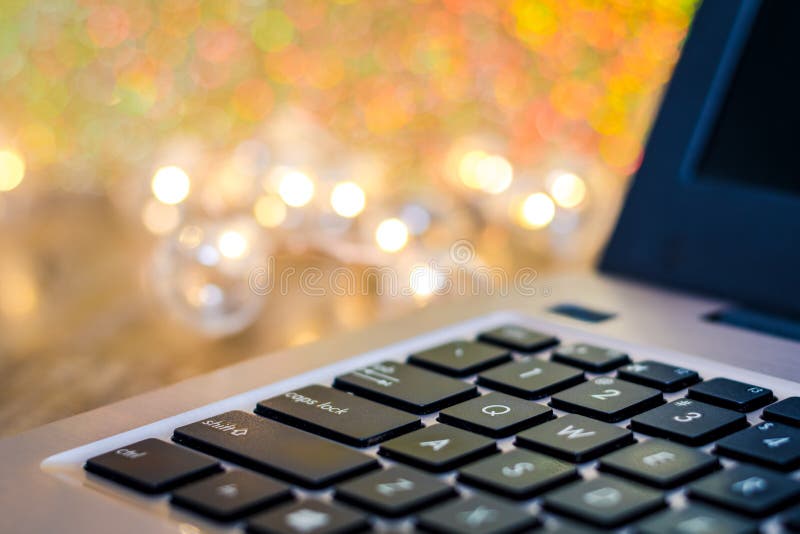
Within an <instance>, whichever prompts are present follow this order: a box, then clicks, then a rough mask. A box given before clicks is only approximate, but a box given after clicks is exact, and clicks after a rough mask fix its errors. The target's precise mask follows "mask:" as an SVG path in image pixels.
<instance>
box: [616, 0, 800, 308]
mask: <svg viewBox="0 0 800 534" xmlns="http://www.w3.org/2000/svg"><path fill="white" fill-rule="evenodd" d="M798 20H800V1H797V0H764V1H755V0H704V2H703V3H702V4H701V5H700V8H699V10H698V11H697V15H696V16H695V18H694V21H693V23H692V28H691V30H690V32H689V35H688V37H687V40H686V43H685V45H684V48H683V52H682V54H681V59H680V61H679V62H678V65H677V66H676V69H675V72H674V75H673V78H672V82H671V83H670V85H669V88H668V90H667V92H666V94H665V97H664V101H663V103H662V107H661V110H660V111H659V114H658V118H657V119H656V122H655V125H654V127H653V130H652V132H651V135H650V138H649V140H648V143H647V148H646V150H645V154H644V158H643V159H642V165H641V167H640V169H639V171H638V172H637V174H636V177H635V179H634V181H633V183H632V185H631V189H630V190H629V192H628V196H627V198H626V201H625V205H624V207H623V210H622V213H621V215H620V218H619V220H618V222H617V226H616V228H615V230H614V234H613V236H612V238H611V240H610V242H609V244H608V246H607V248H606V251H605V254H604V256H603V260H602V262H601V265H600V268H601V270H602V271H604V272H608V273H612V274H615V275H621V276H625V277H629V278H637V279H640V280H646V281H648V282H651V283H657V284H661V285H665V286H668V287H671V288H680V289H683V290H689V291H692V292H697V293H702V294H704V295H713V296H717V297H721V298H724V299H726V300H729V301H733V302H736V303H738V304H742V305H746V306H750V307H754V308H761V309H766V310H770V311H777V312H778V313H788V314H790V315H791V314H800V289H799V288H800V284H798V273H800V247H798V246H797V236H798V235H800V217H798V213H800V163H799V162H800V146H798V141H797V139H798V132H800V98H798V95H800V68H798V67H800V59H798V58H800V31H798V29H797V21H798Z"/></svg>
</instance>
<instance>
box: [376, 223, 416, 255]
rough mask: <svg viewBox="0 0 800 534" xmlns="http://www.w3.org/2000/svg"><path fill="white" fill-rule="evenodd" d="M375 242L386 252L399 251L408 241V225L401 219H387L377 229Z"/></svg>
mask: <svg viewBox="0 0 800 534" xmlns="http://www.w3.org/2000/svg"><path fill="white" fill-rule="evenodd" d="M375 242H376V243H377V244H378V247H380V249H381V250H383V251H384V252H399V251H400V250H402V249H403V247H405V246H406V244H407V243H408V226H406V223H404V222H403V221H401V220H400V219H394V218H392V219H386V220H385V221H382V222H381V223H380V224H379V225H378V228H377V229H376V230H375Z"/></svg>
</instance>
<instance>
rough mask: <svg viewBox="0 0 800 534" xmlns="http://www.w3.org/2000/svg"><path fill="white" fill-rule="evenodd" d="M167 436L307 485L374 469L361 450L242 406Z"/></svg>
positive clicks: (315, 485)
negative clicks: (248, 411)
mask: <svg viewBox="0 0 800 534" xmlns="http://www.w3.org/2000/svg"><path fill="white" fill-rule="evenodd" d="M172 440H173V441H175V442H177V443H180V444H182V445H186V446H187V447H191V448H193V449H197V450H199V451H202V452H205V453H208V454H210V455H212V456H216V457H218V458H222V459H224V460H228V461H230V462H233V463H237V464H239V465H241V466H244V467H248V468H250V469H253V470H254V471H260V472H262V473H266V474H268V475H273V476H275V477H278V478H282V479H284V480H287V481H289V482H292V483H295V484H298V485H300V486H304V487H306V488H311V489H318V488H324V487H325V486H328V485H331V484H334V483H336V482H339V481H341V480H345V479H347V478H350V477H354V476H356V475H360V474H361V473H365V472H367V471H370V470H372V469H376V468H378V462H377V461H375V459H374V458H370V457H369V456H366V455H364V454H361V453H360V452H357V451H354V450H352V449H348V448H347V447H345V446H343V445H339V444H338V443H333V442H332V441H328V440H326V439H323V438H320V437H317V436H314V435H311V434H308V433H306V432H302V431H300V430H297V429H295V428H292V427H289V426H286V425H282V424H280V423H277V422H275V421H270V420H269V419H264V418H263V417H259V416H258V415H254V414H252V413H247V412H242V411H232V412H226V413H223V414H220V415H215V416H213V417H210V418H208V419H202V420H200V421H197V422H196V423H192V424H190V425H186V426H182V427H180V428H176V429H175V432H174V434H173V436H172Z"/></svg>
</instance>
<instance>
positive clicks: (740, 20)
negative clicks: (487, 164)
mask: <svg viewBox="0 0 800 534" xmlns="http://www.w3.org/2000/svg"><path fill="white" fill-rule="evenodd" d="M797 20H800V3H797V2H790V1H788V0H787V1H781V0H765V1H763V2H758V1H754V0H743V1H733V0H709V1H706V2H704V3H703V5H702V6H701V7H700V9H699V11H698V13H697V15H696V18H695V20H694V23H693V26H692V28H691V31H690V33H689V36H688V38H687V41H686V43H685V47H684V51H683V55H682V57H681V59H680V61H679V63H678V65H677V67H676V70H675V72H674V77H673V80H672V82H671V84H670V86H669V88H668V91H667V92H666V95H665V98H664V101H663V105H662V107H661V110H660V113H659V115H658V117H657V120H656V122H655V126H654V129H653V131H652V134H651V137H650V139H649V142H648V145H647V149H646V153H645V157H644V160H643V163H642V166H641V169H640V170H639V171H638V173H637V175H636V176H635V179H634V181H633V184H632V186H631V189H630V192H629V194H628V196H627V200H626V202H625V205H624V209H623V210H622V213H621V215H620V218H619V222H618V224H617V227H616V229H615V231H614V233H613V236H612V237H611V239H610V241H609V243H608V244H607V247H606V249H605V253H604V255H603V257H602V259H601V261H600V262H599V266H598V269H597V271H596V272H591V273H584V274H577V275H574V274H571V275H564V276H555V277H552V278H549V279H546V280H541V281H539V282H540V283H541V287H543V288H546V289H547V291H542V292H540V293H537V295H522V294H518V295H511V296H506V297H502V298H501V297H498V298H491V297H485V298H484V297H475V298H473V299H471V300H467V301H457V302H454V303H443V304H441V305H439V306H431V307H428V308H426V309H423V310H420V311H419V312H418V313H416V314H415V315H414V316H412V317H408V318H405V319H401V320H398V321H394V322H389V323H385V324H378V325H375V326H372V327H370V328H369V329H367V330H363V331H360V332H355V333H347V334H343V335H339V336H336V337H331V338H328V339H324V340H322V341H320V342H318V343H315V344H313V345H308V346H303V347H298V348H292V349H288V350H285V351H282V352H279V353H275V354H268V355H265V356H261V357H258V358H255V359H252V360H249V361H245V362H243V363H239V364H236V365H233V366H231V367H227V368H223V369H220V370H218V371H216V372H213V373H210V374H207V375H204V376H199V377H196V378H193V379H191V380H187V381H185V382H181V383H179V384H176V385H173V386H171V387H167V388H164V389H161V390H158V391H154V392H152V393H148V394H145V395H141V396H138V397H135V398H131V399H128V400H125V401H122V402H118V403H115V404H112V405H110V406H105V407H102V408H100V409H97V410H94V411H91V412H88V413H84V414H81V415H78V416H75V417H72V418H69V419H65V420H63V421H59V422H55V423H53V424H50V425H47V426H45V427H42V428H39V429H36V430H33V431H30V432H27V433H25V434H22V435H18V436H15V437H11V438H8V439H5V440H3V441H2V442H0V531H2V532H59V533H85V532H114V533H117V534H121V533H150V532H152V533H180V534H197V533H209V532H242V531H247V532H253V533H262V532H287V533H300V534H309V533H311V534H320V533H332V532H361V531H377V532H416V531H427V532H456V533H464V532H467V533H469V532H480V533H497V532H504V533H505V532H532V531H541V532H561V533H574V532H596V531H600V532H605V531H611V530H617V529H619V530H620V531H623V532H642V533H648V534H650V533H667V532H669V533H685V534H701V533H744V532H759V531H762V532H784V531H798V529H800V470H798V468H800V326H798V325H800V323H798V321H797V317H798V316H800V289H799V288H800V285H798V283H797V280H796V277H797V273H800V250H798V247H797V244H798V242H800V241H798V236H800V216H798V214H800V178H798V172H797V165H796V153H797V149H796V140H797V133H796V132H797V124H800V120H798V119H800V116H798V115H799V113H798V106H797V95H800V74H798V69H797V59H796V58H797V56H798V46H797V38H796V34H795V31H796V29H795V28H794V26H795V23H796V21H797ZM544 294H547V295H549V296H544ZM85 373H86V376H85V378H84V379H85V380H91V373H92V370H91V369H86V370H85Z"/></svg>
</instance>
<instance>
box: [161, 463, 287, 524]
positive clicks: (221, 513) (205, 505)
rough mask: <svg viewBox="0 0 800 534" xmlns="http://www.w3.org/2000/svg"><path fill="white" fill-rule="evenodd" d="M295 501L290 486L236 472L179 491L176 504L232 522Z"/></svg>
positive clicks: (174, 498) (252, 474)
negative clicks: (270, 507) (282, 503)
mask: <svg viewBox="0 0 800 534" xmlns="http://www.w3.org/2000/svg"><path fill="white" fill-rule="evenodd" d="M291 498H292V492H291V491H290V490H289V486H286V485H285V484H283V483H281V482H278V481H276V480H273V479H271V478H267V477H265V476H262V475H257V474H256V473H252V472H250V471H240V470H236V471H228V472H227V473H223V474H221V475H217V476H213V477H211V478H207V479H205V480H201V481H200V482H195V483H194V484H192V485H190V486H186V487H183V488H180V489H178V490H177V491H175V492H174V493H173V494H172V503H173V504H176V505H178V506H182V507H184V508H188V509H190V510H194V511H195V512H198V513H201V514H203V515H206V516H208V517H211V518H212V519H216V520H218V521H232V520H234V519H239V518H241V517H244V516H246V515H250V514H252V513H254V512H257V511H259V510H263V509H264V508H267V507H269V506H273V505H275V504H278V503H281V502H284V501H288V500H291Z"/></svg>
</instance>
